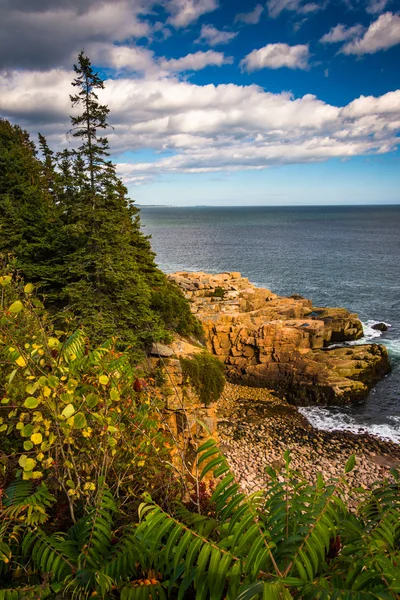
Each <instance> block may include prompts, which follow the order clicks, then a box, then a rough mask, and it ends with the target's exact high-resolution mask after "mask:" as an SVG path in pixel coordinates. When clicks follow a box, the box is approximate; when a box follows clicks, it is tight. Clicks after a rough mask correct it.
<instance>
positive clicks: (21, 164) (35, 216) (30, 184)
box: [0, 119, 63, 291]
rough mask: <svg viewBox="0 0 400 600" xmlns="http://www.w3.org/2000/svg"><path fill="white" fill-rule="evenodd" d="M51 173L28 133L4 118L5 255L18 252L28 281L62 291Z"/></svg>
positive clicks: (0, 137)
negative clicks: (37, 153)
mask: <svg viewBox="0 0 400 600" xmlns="http://www.w3.org/2000/svg"><path fill="white" fill-rule="evenodd" d="M46 160H47V159H46ZM46 169H47V167H46ZM46 169H45V167H44V165H43V164H42V163H41V161H40V160H39V159H38V157H37V155H36V149H35V146H34V144H33V143H32V142H31V140H30V139H29V135H28V134H27V132H26V131H23V130H22V129H21V128H20V127H18V126H17V125H11V124H10V123H9V122H8V121H6V120H3V119H0V253H4V254H6V253H13V254H14V255H15V256H16V257H17V265H18V268H19V269H20V270H21V271H22V272H23V273H24V274H25V276H26V277H27V278H28V281H39V280H40V281H41V282H42V285H43V286H44V289H45V290H46V291H48V289H50V288H51V289H54V290H57V289H59V287H60V284H61V281H62V274H61V273H60V272H59V270H58V268H57V266H56V265H55V264H54V257H55V256H57V255H58V254H60V253H62V252H63V248H62V244H61V240H60V235H59V232H60V228H59V223H58V215H59V211H58V207H57V205H56V203H55V202H54V197H53V196H52V194H51V193H50V185H51V184H49V181H48V178H47V176H48V175H47V174H46V173H47V170H46Z"/></svg>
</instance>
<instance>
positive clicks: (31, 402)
mask: <svg viewBox="0 0 400 600" xmlns="http://www.w3.org/2000/svg"><path fill="white" fill-rule="evenodd" d="M38 405H39V400H38V399H37V398H34V397H33V396H30V397H29V398H27V399H26V400H25V402H24V406H25V408H36V407H37V406H38Z"/></svg>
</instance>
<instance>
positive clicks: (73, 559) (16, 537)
mask: <svg viewBox="0 0 400 600" xmlns="http://www.w3.org/2000/svg"><path fill="white" fill-rule="evenodd" d="M25 483H27V482H23V481H18V482H16V483H15V484H13V489H12V490H11V489H10V488H9V489H7V490H6V496H5V498H6V500H5V502H6V504H7V506H8V508H6V509H5V512H6V519H4V520H3V525H2V527H1V529H0V536H1V537H0V540H1V541H0V560H1V559H2V562H0V574H1V576H2V584H3V585H8V586H9V587H8V589H7V588H4V589H3V590H1V589H0V598H4V600H8V599H9V598H10V600H11V598H13V599H17V600H19V599H21V600H22V599H26V598H31V597H32V598H38V597H39V598H46V597H47V598H49V597H50V598H55V597H56V596H57V594H58V593H61V594H62V597H63V598H88V597H89V596H91V597H93V596H97V597H101V598H115V597H120V598H131V597H134V598H137V597H138V596H139V594H140V593H141V592H142V591H143V590H142V584H144V585H145V588H146V591H147V594H146V595H145V596H142V597H145V598H150V592H151V594H152V595H153V598H157V596H158V592H159V591H161V592H163V591H162V588H161V585H160V583H159V582H158V580H157V579H156V576H155V573H151V572H143V570H142V568H141V564H145V561H146V548H145V547H144V546H143V545H142V544H141V542H140V539H139V537H138V536H137V535H136V531H135V528H133V527H130V526H128V527H125V528H124V530H123V532H122V533H121V532H120V531H118V529H116V528H115V524H114V522H115V518H116V516H117V515H118V511H117V507H116V503H115V501H114V498H113V496H112V494H111V493H110V491H109V489H108V488H107V486H105V485H104V483H103V482H102V480H100V482H99V486H98V489H97V490H96V495H95V496H94V497H93V505H92V506H90V507H88V508H87V509H86V511H85V514H84V515H83V516H82V517H81V518H80V519H79V520H78V522H77V523H76V524H75V525H73V526H72V527H70V528H69V529H68V530H67V531H66V532H65V533H60V532H57V533H53V534H49V533H48V532H47V531H46V529H45V528H44V527H42V526H41V525H37V524H36V522H34V521H33V520H32V518H31V517H30V516H29V515H28V514H27V515H24V519H23V522H22V523H21V521H19V520H18V519H17V518H16V515H17V514H18V515H20V514H21V511H18V509H19V506H20V504H21V503H24V504H25V505H28V506H29V505H32V504H34V500H33V498H34V496H37V495H38V494H39V492H40V493H41V494H42V495H43V496H44V497H45V498H46V500H47V505H49V504H51V503H52V501H54V498H52V497H51V496H50V495H49V494H48V492H47V490H46V488H45V487H44V486H43V485H41V486H40V487H39V490H38V491H36V493H32V489H29V488H28V487H27V486H26V485H25V486H23V484H25ZM15 489H18V499H16V498H15V494H14V490H15ZM47 505H46V507H45V508H46V509H47V508H48V506H47ZM12 511H13V512H12ZM44 513H45V517H46V518H45V519H44V520H45V521H47V519H48V515H47V514H46V512H45V511H44ZM1 565H2V566H1ZM128 582H129V583H128ZM117 588H118V596H116V595H115V594H116V592H115V591H114V590H116V589H117ZM131 591H133V592H134V593H133V594H131ZM135 591H136V594H135ZM138 592H139V594H138ZM12 593H14V595H13V596H12ZM160 597H161V598H165V594H164V593H161V594H160Z"/></svg>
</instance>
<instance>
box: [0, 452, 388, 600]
mask: <svg viewBox="0 0 400 600" xmlns="http://www.w3.org/2000/svg"><path fill="white" fill-rule="evenodd" d="M197 464H198V467H199V468H200V470H202V471H201V475H200V478H201V479H204V477H205V476H206V475H207V474H208V473H212V474H213V475H214V478H216V479H218V480H219V483H218V485H217V486H216V487H215V489H214V491H213V493H212V496H211V501H212V503H213V507H214V508H213V513H212V514H211V515H209V514H206V515H204V514H199V513H198V512H196V513H195V512H191V511H190V510H188V509H187V508H186V507H185V506H183V505H181V504H176V505H175V506H172V507H171V510H170V512H167V511H166V510H164V509H162V508H161V507H160V506H158V505H157V504H155V503H154V502H152V501H146V502H144V503H143V504H141V505H140V507H139V511H138V513H139V514H138V516H139V524H138V525H136V526H134V525H133V524H131V525H128V526H121V525H118V518H119V515H118V506H117V503H116V501H115V499H113V497H112V495H111V494H110V491H109V490H108V488H107V486H105V485H104V484H103V482H102V481H101V480H100V481H99V482H98V486H97V493H96V496H94V497H93V503H92V504H91V505H90V506H88V507H86V509H85V512H84V514H83V516H82V518H81V519H80V520H79V521H78V522H77V523H76V525H75V526H73V527H72V528H70V529H69V530H68V531H67V532H66V533H49V532H48V531H46V528H44V527H43V523H45V522H46V521H47V518H48V514H47V513H48V508H49V505H51V503H52V502H53V501H54V499H52V498H51V497H49V494H48V491H47V490H46V489H44V488H43V486H41V487H40V488H39V489H38V490H36V493H33V490H32V489H28V488H25V489H21V487H20V485H21V484H23V483H27V484H31V482H19V484H17V485H14V487H13V488H11V490H7V492H6V495H5V498H6V499H5V505H6V507H5V511H4V513H5V517H6V518H5V519H4V521H3V526H2V527H1V531H0V560H3V563H4V564H3V567H0V575H1V581H2V584H3V585H5V586H8V588H7V589H3V590H1V589H0V598H2V599H5V600H9V599H10V600H11V599H12V600H26V599H27V598H38V597H40V598H45V597H51V598H54V597H55V595H56V594H57V593H61V594H62V596H61V597H62V598H65V599H69V598H76V599H77V600H79V599H82V600H83V599H86V598H88V597H100V598H102V599H104V600H106V599H107V600H112V599H120V600H139V599H140V600H142V599H143V600H150V598H151V599H152V600H155V599H156V598H160V599H165V598H169V599H171V600H176V599H177V598H178V599H182V600H183V599H184V598H193V599H195V600H202V599H204V600H222V599H223V598H224V599H226V600H261V599H262V600H274V599H276V600H281V599H282V600H291V599H303V600H314V599H315V600H334V599H343V600H360V599H365V600H379V599H380V600H383V599H385V600H386V599H388V600H390V599H393V600H395V598H398V593H399V590H400V583H399V569H398V565H399V559H400V551H399V542H400V519H399V512H400V498H399V485H400V479H399V474H398V473H397V472H396V471H393V480H392V482H389V481H383V482H381V483H379V484H377V485H376V486H375V488H374V489H373V490H371V491H368V490H364V489H358V490H357V489H356V490H354V489H353V490H352V492H353V494H356V496H357V501H358V506H357V510H355V511H350V510H349V507H348V505H347V503H346V491H348V489H349V487H350V484H349V483H348V481H347V477H346V475H347V473H348V472H350V471H351V470H352V468H353V467H354V464H355V458H354V456H352V457H350V459H349V460H348V462H347V465H346V468H345V473H344V475H343V476H342V477H341V478H339V479H338V480H334V481H327V482H325V481H324V479H323V478H322V476H321V475H319V476H318V479H317V482H316V484H315V485H312V484H310V483H308V482H307V481H306V479H305V478H304V477H303V476H302V474H301V473H299V472H297V471H294V470H293V469H291V467H290V454H289V452H286V453H285V467H284V469H283V471H281V472H280V473H279V477H278V474H277V473H276V472H275V471H274V470H273V469H272V468H271V469H269V475H270V483H269V485H268V487H267V489H266V491H265V492H259V493H255V494H252V495H251V496H249V497H248V496H246V495H245V494H243V493H242V492H241V491H240V489H239V486H238V484H237V483H236V482H235V479H234V476H233V474H232V473H231V472H230V470H229V467H228V465H227V463H226V460H225V458H224V457H223V456H222V455H221V453H220V451H219V450H218V448H217V446H216V444H215V442H213V441H208V442H206V443H205V444H203V446H201V447H200V448H199V449H198V452H197ZM207 506H209V503H208V504H207ZM47 529H48V527H47ZM19 541H21V542H22V543H18V542H19ZM16 566H17V568H15V567H16ZM13 569H14V570H15V571H16V573H14V572H13ZM35 594H36V595H35ZM59 597H60V596H59Z"/></svg>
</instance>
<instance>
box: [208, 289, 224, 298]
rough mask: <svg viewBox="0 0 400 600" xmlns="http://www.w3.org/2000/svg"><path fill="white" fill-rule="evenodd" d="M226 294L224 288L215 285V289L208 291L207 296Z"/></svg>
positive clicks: (222, 295)
mask: <svg viewBox="0 0 400 600" xmlns="http://www.w3.org/2000/svg"><path fill="white" fill-rule="evenodd" d="M225 294H226V290H225V289H224V288H222V287H219V286H218V287H216V288H215V290H214V291H213V292H210V293H209V294H208V297H209V298H221V299H222V298H224V297H225Z"/></svg>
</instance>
